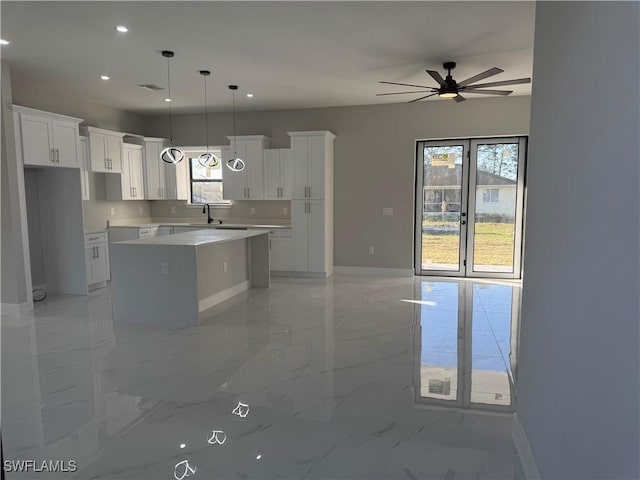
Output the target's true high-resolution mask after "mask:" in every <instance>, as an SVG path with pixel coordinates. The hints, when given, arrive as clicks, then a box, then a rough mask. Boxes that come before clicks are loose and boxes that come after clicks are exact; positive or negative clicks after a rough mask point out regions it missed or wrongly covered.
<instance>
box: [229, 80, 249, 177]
mask: <svg viewBox="0 0 640 480" xmlns="http://www.w3.org/2000/svg"><path fill="white" fill-rule="evenodd" d="M229 90H231V94H232V96H233V158H232V159H231V160H227V167H228V168H229V170H231V171H233V172H241V171H242V170H244V167H245V164H244V160H242V159H241V158H238V152H237V151H236V144H237V142H236V90H238V86H237V85H229Z"/></svg>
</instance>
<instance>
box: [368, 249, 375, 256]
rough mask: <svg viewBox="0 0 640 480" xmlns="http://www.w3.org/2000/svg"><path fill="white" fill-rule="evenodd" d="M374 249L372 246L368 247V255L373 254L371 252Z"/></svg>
mask: <svg viewBox="0 0 640 480" xmlns="http://www.w3.org/2000/svg"><path fill="white" fill-rule="evenodd" d="M374 251H375V250H374V248H373V247H369V255H373V252H374Z"/></svg>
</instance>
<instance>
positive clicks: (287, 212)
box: [282, 207, 289, 215]
mask: <svg viewBox="0 0 640 480" xmlns="http://www.w3.org/2000/svg"><path fill="white" fill-rule="evenodd" d="M282 214H283V215H289V209H288V208H287V207H282Z"/></svg>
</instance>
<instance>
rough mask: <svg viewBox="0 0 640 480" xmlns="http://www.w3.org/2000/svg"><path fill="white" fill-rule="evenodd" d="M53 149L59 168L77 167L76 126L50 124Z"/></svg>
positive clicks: (60, 123)
mask: <svg viewBox="0 0 640 480" xmlns="http://www.w3.org/2000/svg"><path fill="white" fill-rule="evenodd" d="M51 131H52V134H53V148H55V150H56V165H58V166H59V167H77V166H78V126H77V125H76V124H74V123H67V122H60V121H56V120H53V121H52V122H51Z"/></svg>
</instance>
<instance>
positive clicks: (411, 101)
mask: <svg viewBox="0 0 640 480" xmlns="http://www.w3.org/2000/svg"><path fill="white" fill-rule="evenodd" d="M434 95H438V92H436V93H432V94H431V95H425V96H424V97H420V98H416V99H415V100H409V101H408V102H407V103H413V102H417V101H418V100H422V99H425V98H429V97H433V96H434Z"/></svg>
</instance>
